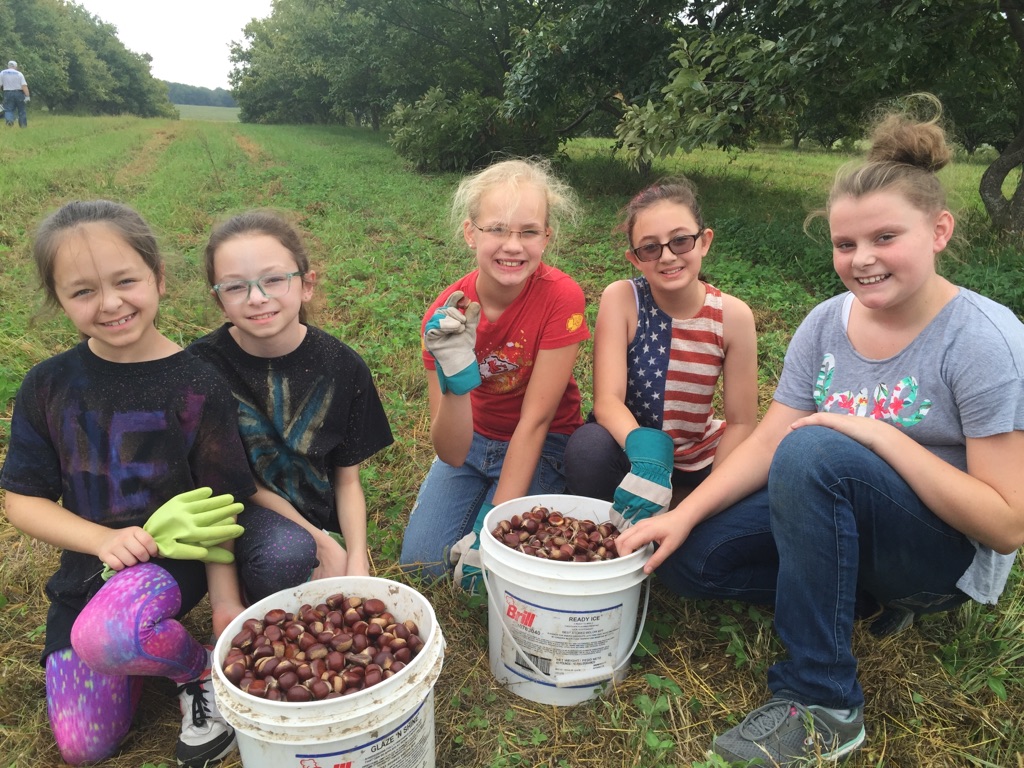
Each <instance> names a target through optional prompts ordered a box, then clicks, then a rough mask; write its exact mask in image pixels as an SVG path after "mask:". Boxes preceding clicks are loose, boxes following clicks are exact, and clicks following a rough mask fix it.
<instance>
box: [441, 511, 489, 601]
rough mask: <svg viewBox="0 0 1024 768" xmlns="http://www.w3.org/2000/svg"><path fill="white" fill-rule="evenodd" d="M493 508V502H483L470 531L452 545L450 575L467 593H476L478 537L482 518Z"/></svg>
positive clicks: (478, 558) (478, 553)
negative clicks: (452, 567) (452, 569)
mask: <svg viewBox="0 0 1024 768" xmlns="http://www.w3.org/2000/svg"><path fill="white" fill-rule="evenodd" d="M492 509H494V505H493V504H488V503H487V502H484V504H483V506H481V507H480V511H479V512H478V513H477V515H476V522H475V523H473V531H472V533H467V534H466V535H465V536H463V537H462V538H461V539H459V540H458V541H457V542H455V546H453V547H452V551H451V555H450V558H451V562H452V563H454V564H455V573H454V574H453V575H452V578H453V580H454V581H455V583H456V584H458V585H459V586H461V587H462V588H463V589H464V590H466V592H468V593H469V594H471V595H472V594H475V593H476V583H477V581H478V580H479V578H480V573H481V572H480V537H481V536H482V535H483V529H484V518H485V517H487V513H488V512H490V511H491V510H492Z"/></svg>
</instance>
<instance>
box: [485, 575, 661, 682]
mask: <svg viewBox="0 0 1024 768" xmlns="http://www.w3.org/2000/svg"><path fill="white" fill-rule="evenodd" d="M480 575H481V576H482V577H483V580H484V589H485V590H486V591H487V602H488V603H489V604H490V606H491V608H493V609H494V610H495V612H496V613H497V615H498V616H500V615H501V610H500V609H499V607H498V605H497V602H496V600H497V598H495V596H494V590H492V589H491V582H490V579H489V575H490V572H489V571H488V569H487V566H485V565H484V564H483V563H481V564H480ZM644 581H646V582H647V590H646V592H645V594H644V609H643V612H642V613H641V614H640V626H638V627H637V629H636V637H634V638H633V645H631V646H630V648H629V650H628V651H626V655H625V656H624V657H623V658H622V659H621V660H620V661H618V662H617V663H616V664H615V665H614V666H612V667H611V668H608V667H605V668H603V669H599V670H591V671H589V672H583V673H577V674H573V675H567V676H564V677H561V678H555V679H554V680H553V684H554V686H555V687H556V688H576V687H579V686H581V685H586V684H587V683H600V682H603V681H605V680H609V679H611V678H612V677H614V676H615V673H616V672H618V671H619V670H620V669H622V667H624V666H625V665H626V664H628V663H629V660H630V659H631V658H632V657H633V652H634V651H636V649H637V646H638V645H640V638H641V637H642V636H643V633H644V625H645V624H646V623H647V607H648V605H649V604H650V601H651V577H650V576H647V577H646V578H645V579H644ZM501 631H502V633H503V634H504V635H505V637H507V638H508V639H509V641H510V642H511V643H512V647H513V648H514V649H515V650H516V653H518V654H519V657H520V658H522V660H523V661H525V662H526V666H527V667H529V668H530V669H531V670H532V671H533V672H534V673H535V674H537V675H540V676H541V677H542V678H548V679H551V675H550V674H547V673H545V672H541V671H540V670H539V669H537V666H536V665H535V664H534V663H533V662H532V661H530V657H529V656H527V654H526V651H524V650H523V649H522V648H520V647H519V643H517V642H516V639H515V638H514V637H512V633H511V632H509V630H508V627H506V626H505V622H504V621H503V622H501Z"/></svg>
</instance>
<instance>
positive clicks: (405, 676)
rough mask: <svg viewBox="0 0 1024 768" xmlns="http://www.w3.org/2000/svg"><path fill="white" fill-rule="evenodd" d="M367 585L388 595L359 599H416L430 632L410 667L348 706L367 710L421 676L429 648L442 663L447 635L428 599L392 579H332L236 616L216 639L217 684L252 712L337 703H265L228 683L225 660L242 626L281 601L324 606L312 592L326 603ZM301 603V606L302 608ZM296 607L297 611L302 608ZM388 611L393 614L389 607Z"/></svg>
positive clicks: (304, 586) (288, 710)
mask: <svg viewBox="0 0 1024 768" xmlns="http://www.w3.org/2000/svg"><path fill="white" fill-rule="evenodd" d="M365 582H371V583H372V584H374V585H376V586H379V587H380V588H382V589H386V590H388V591H387V592H386V593H383V594H378V593H373V594H360V595H359V596H360V597H363V598H367V597H376V598H378V599H382V600H385V601H386V600H387V598H388V597H392V596H393V595H394V594H396V593H399V592H401V593H404V594H407V595H408V596H409V597H410V598H412V599H413V602H416V603H418V604H420V605H421V606H422V608H423V609H424V610H425V616H424V618H425V619H426V620H427V621H428V622H429V625H430V631H429V632H428V633H427V636H426V637H423V649H422V651H421V652H420V653H418V654H417V655H416V657H415V658H413V659H412V660H411V661H410V662H409V663H408V664H406V665H405V667H404V668H403V669H401V670H400V671H398V672H396V673H395V674H394V675H392V676H391V677H389V678H388V679H386V680H382V681H381V682H380V683H378V684H377V685H374V686H371V687H370V688H365V689H363V690H361V691H359V692H358V693H353V694H350V695H348V696H345V697H343V698H344V701H345V702H346V703H347V704H348V706H350V707H362V706H364V702H367V701H369V700H370V699H372V698H379V697H380V696H383V695H385V694H386V693H387V692H388V691H390V690H391V689H393V688H395V687H397V686H401V685H402V684H403V683H405V682H406V681H409V680H410V678H411V677H412V676H414V675H418V674H419V672H420V669H421V667H422V668H424V669H425V667H426V665H428V664H431V663H432V659H431V655H429V654H426V653H424V651H426V650H427V649H428V648H436V650H435V652H434V655H440V656H441V658H442V659H443V656H444V650H445V641H444V635H443V634H442V631H441V625H440V623H439V622H438V621H437V616H436V614H435V612H434V607H433V606H432V605H431V604H430V601H429V600H427V599H426V597H424V596H423V595H422V594H420V592H419V591H418V590H416V589H415V588H413V587H411V586H409V585H408V584H403V583H402V582H399V581H394V580H393V579H386V578H383V577H380V576H333V577H330V578H326V579H317V580H315V581H307V582H305V583H303V584H298V585H296V586H294V587H289V588H287V589H282V590H279V591H277V592H275V593H273V594H271V595H268V596H267V597H265V598H263V599H262V600H259V601H257V602H255V603H253V604H252V605H250V606H249V607H248V608H246V609H245V610H244V611H243V612H242V613H240V614H239V615H238V616H236V617H235V618H234V619H233V620H232V621H231V623H230V624H228V626H227V628H226V629H225V630H224V632H223V633H221V636H220V637H219V638H218V639H217V642H216V644H215V645H214V649H213V653H212V654H211V662H212V667H213V671H212V674H213V676H214V677H215V678H217V679H218V681H219V682H221V683H223V684H224V685H225V686H230V688H231V689H232V695H238V696H240V697H242V699H241V700H242V701H243V702H245V704H246V706H247V707H249V708H252V707H253V706H255V707H256V708H257V709H263V710H267V711H269V712H279V713H281V714H293V713H295V712H296V711H297V707H302V706H306V707H307V710H308V709H309V708H311V706H312V707H317V706H321V707H324V706H329V704H330V702H334V701H336V699H321V700H319V701H312V702H301V703H297V702H290V701H272V700H270V699H263V698H260V697H258V696H253V695H252V694H251V693H247V692H245V691H243V690H242V689H241V688H239V687H238V686H237V685H235V684H234V683H232V682H230V681H229V680H228V679H227V677H226V676H225V674H224V659H225V658H226V657H227V652H228V650H229V649H230V648H231V640H232V639H234V637H235V635H237V634H238V632H240V631H241V627H242V624H244V623H245V621H246V620H248V619H251V618H262V617H263V616H264V615H266V613H267V611H269V610H270V609H272V608H280V607H281V605H280V604H279V603H280V602H281V601H285V600H291V599H294V598H295V597H297V596H298V595H299V594H302V595H304V596H303V597H302V598H301V600H302V603H311V604H312V605H316V604H317V603H318V602H322V599H321V600H316V601H315V602H314V601H311V600H309V599H307V598H306V597H305V595H306V594H308V593H309V592H314V590H315V592H314V594H320V595H322V596H323V599H326V598H327V597H329V596H330V595H332V594H335V593H337V592H342V593H344V592H345V589H342V587H343V586H348V587H349V589H348V591H349V593H352V592H353V585H361V584H363V583H365ZM396 588H397V589H396ZM355 589H362V587H361V586H356V587H355ZM369 589H372V587H369ZM279 596H280V597H279ZM302 603H300V605H301V604H302ZM295 607H296V608H298V607H299V606H295ZM388 610H391V608H390V606H389V608H388ZM405 618H411V617H405ZM415 621H416V623H417V624H418V625H420V626H419V629H420V633H421V637H422V635H423V631H424V629H423V624H424V623H425V622H424V621H423V619H421V618H419V617H416V618H415ZM421 660H422V662H421V663H420V664H417V662H420V661H421ZM338 700H340V699H338Z"/></svg>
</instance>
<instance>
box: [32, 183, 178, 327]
mask: <svg viewBox="0 0 1024 768" xmlns="http://www.w3.org/2000/svg"><path fill="white" fill-rule="evenodd" d="M83 224H106V225H107V226H108V227H110V228H111V229H113V230H114V231H116V232H117V233H118V234H119V235H120V236H121V237H122V238H124V240H125V242H127V243H128V245H130V246H131V248H132V250H134V251H135V252H136V253H138V254H139V257H140V258H141V259H142V261H143V262H144V263H145V265H146V266H147V267H149V268H150V269H151V270H152V271H153V274H154V275H155V276H156V277H157V278H160V277H162V276H163V274H164V260H163V256H161V254H160V247H159V245H158V244H157V241H156V235H154V234H153V230H152V229H151V228H150V226H149V225H148V224H147V223H146V222H145V220H144V219H143V218H142V217H141V216H140V215H139V214H138V213H136V212H135V211H134V210H133V209H131V208H129V207H128V206H127V205H123V204H122V203H115V202H113V201H111V200H74V201H72V202H70V203H66V204H64V205H62V206H61V207H60V208H58V209H57V210H56V211H54V212H53V213H51V214H50V215H49V216H47V217H46V218H45V219H43V221H42V222H41V223H40V224H39V227H38V228H37V229H36V234H35V240H34V242H33V245H32V258H33V259H34V260H35V265H36V273H37V274H38V276H39V284H40V286H41V287H42V289H43V292H44V294H45V297H46V299H45V300H46V304H47V306H49V307H51V308H53V307H57V306H59V305H60V301H59V299H58V298H57V290H56V287H55V285H54V277H53V265H54V261H55V260H56V258H57V251H58V249H59V248H60V246H61V244H62V243H63V242H64V238H65V237H67V235H68V234H69V233H70V231H71V230H73V229H75V228H77V227H79V226H81V225H83Z"/></svg>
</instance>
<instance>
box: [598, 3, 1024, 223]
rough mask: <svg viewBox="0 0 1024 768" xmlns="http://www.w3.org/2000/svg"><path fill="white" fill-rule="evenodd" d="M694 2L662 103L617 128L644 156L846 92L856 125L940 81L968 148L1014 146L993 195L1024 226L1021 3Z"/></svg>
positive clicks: (998, 211) (992, 211) (634, 112)
mask: <svg viewBox="0 0 1024 768" xmlns="http://www.w3.org/2000/svg"><path fill="white" fill-rule="evenodd" d="M691 12H692V14H693V17H694V18H695V19H696V20H697V21H696V22H695V23H694V24H693V25H692V26H691V27H690V29H688V30H687V32H685V33H684V35H683V36H682V37H681V38H680V39H679V40H678V41H677V42H676V44H675V46H674V47H673V50H672V53H671V55H670V58H671V59H672V61H673V62H674V63H675V64H676V68H675V69H674V70H673V72H672V73H671V76H670V78H669V80H668V82H667V84H666V85H664V87H663V88H662V94H661V97H660V99H658V100H654V99H652V100H651V101H649V102H648V103H647V104H645V105H632V106H630V107H629V108H628V109H627V112H626V114H625V116H624V119H623V121H622V123H621V124H620V125H619V126H618V128H617V134H618V136H619V138H620V141H621V143H622V146H623V150H624V152H625V153H626V155H627V157H629V158H630V159H631V160H632V161H633V162H635V163H641V162H645V161H649V160H650V159H651V158H653V157H656V156H658V155H661V154H665V153H668V152H671V151H673V150H675V149H677V148H683V149H692V148H693V147H696V146H700V145H703V144H715V145H718V146H723V147H729V146H736V147H743V146H747V145H749V143H750V142H751V141H752V140H753V138H754V137H755V136H756V135H757V132H758V130H760V129H762V128H763V127H764V126H766V125H769V124H771V123H772V121H780V120H793V121H795V124H796V125H797V126H798V127H799V126H800V125H801V122H800V121H801V120H803V119H804V117H805V116H806V115H807V114H809V113H810V114H814V113H815V112H817V113H819V114H820V112H821V111H822V110H827V109H828V107H829V105H833V104H835V103H836V101H837V99H841V101H842V109H843V111H844V113H845V115H846V117H844V118H843V120H844V121H845V120H849V119H852V117H853V116H854V115H858V116H860V117H861V118H863V115H864V114H865V113H866V112H867V111H868V110H869V109H870V108H871V107H873V106H875V105H877V104H878V102H879V100H880V99H883V100H884V99H891V98H895V97H898V96H900V95H904V94H907V93H909V92H912V91H917V90H928V91H931V92H933V93H935V94H936V95H938V96H939V97H940V99H942V100H943V102H944V103H945V104H947V105H949V113H950V116H951V117H953V118H954V128H955V129H957V127H958V125H959V126H960V128H959V130H960V131H961V133H960V136H961V140H962V141H963V142H964V143H965V145H969V146H972V147H976V146H977V145H978V144H979V143H981V142H987V143H991V144H992V145H993V146H995V147H996V148H997V149H1000V151H1001V154H1000V156H999V158H998V159H997V160H996V161H995V162H994V163H993V164H992V165H991V166H990V167H989V168H988V169H987V170H986V173H985V175H984V177H983V179H982V184H981V196H982V200H983V201H984V203H985V207H986V209H987V211H988V213H989V216H990V217H991V219H992V222H993V224H994V225H995V227H996V228H997V229H1000V230H1007V231H1017V232H1020V231H1024V191H1022V189H1024V188H1022V187H1021V185H1020V184H1018V190H1017V193H1016V194H1014V195H1013V196H1012V197H1011V198H1009V199H1007V198H1006V197H1005V196H1004V195H1003V194H1002V192H1001V190H1002V185H1003V183H1004V182H1005V180H1006V179H1007V178H1008V176H1009V174H1010V173H1011V172H1012V171H1013V170H1014V169H1015V168H1018V167H1020V166H1021V165H1022V164H1024V22H1022V16H1024V14H1022V8H1021V0H1000V12H996V11H995V10H994V9H993V8H992V5H991V3H990V2H988V0H885V1H884V2H881V3H879V2H877V1H876V0H871V1H870V2H869V0H847V1H846V2H843V3H836V2H832V1H831V0H783V2H773V3H767V2H760V3H749V2H744V3H724V4H722V3H719V4H713V3H710V2H707V3H704V2H697V3H695V4H694V7H693V8H692V9H691ZM702 25H703V28H702ZM705 30H706V31H705ZM1008 31H1009V32H1010V33H1011V34H1009V35H1008V34H1007V32H1008ZM969 74H970V75H972V79H971V80H965V77H967V76H968V75H969ZM986 94H987V95H986ZM805 125H806V124H805ZM798 129H799V128H798ZM804 130H806V127H805V128H804Z"/></svg>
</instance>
